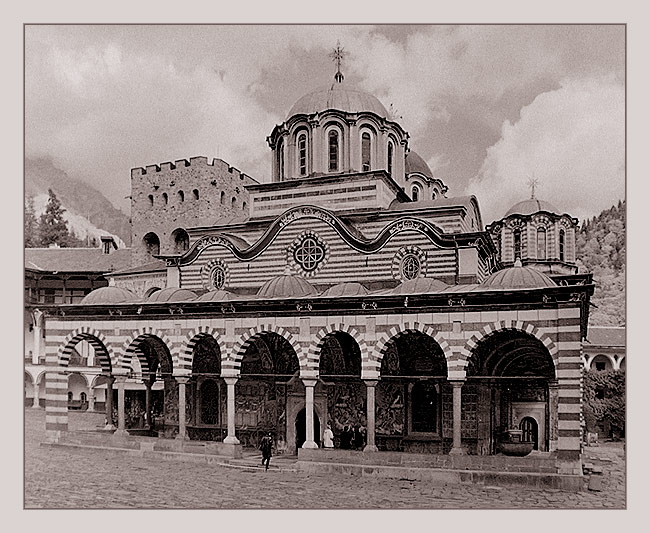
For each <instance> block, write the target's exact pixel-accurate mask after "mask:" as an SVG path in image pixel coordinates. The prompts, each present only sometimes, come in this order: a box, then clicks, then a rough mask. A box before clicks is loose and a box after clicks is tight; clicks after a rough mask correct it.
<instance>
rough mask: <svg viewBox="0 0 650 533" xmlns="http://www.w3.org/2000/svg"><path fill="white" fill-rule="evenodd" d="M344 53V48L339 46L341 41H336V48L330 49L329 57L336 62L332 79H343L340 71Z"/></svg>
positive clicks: (339, 80) (340, 80) (338, 80)
mask: <svg viewBox="0 0 650 533" xmlns="http://www.w3.org/2000/svg"><path fill="white" fill-rule="evenodd" d="M345 55H346V51H345V49H344V48H341V41H336V48H334V49H333V50H332V52H331V53H330V57H331V58H332V61H334V63H336V74H334V79H335V80H336V81H337V82H339V83H341V82H342V81H343V74H342V72H341V63H342V62H343V58H344V57H345Z"/></svg>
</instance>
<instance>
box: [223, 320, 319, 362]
mask: <svg viewBox="0 0 650 533" xmlns="http://www.w3.org/2000/svg"><path fill="white" fill-rule="evenodd" d="M260 333H277V334H278V335H280V336H281V337H284V338H285V339H286V340H287V342H288V343H289V344H290V345H291V347H292V348H293V350H294V351H295V352H296V356H297V357H298V364H299V366H300V373H301V374H302V372H303V371H304V370H306V369H307V360H306V357H305V356H304V354H303V350H302V347H301V346H300V343H299V342H298V340H297V339H296V337H295V336H294V335H293V334H292V333H291V332H290V331H287V330H286V329H284V328H282V327H280V326H274V325H272V324H262V325H259V326H256V327H254V328H250V329H249V330H248V331H246V332H245V333H244V334H243V335H241V337H239V339H238V340H237V342H235V344H234V345H233V347H232V359H233V361H232V367H233V370H234V371H235V372H236V373H237V374H238V373H239V369H240V368H241V361H242V359H243V358H244V354H245V353H246V350H247V349H248V347H249V346H250V344H251V342H253V338H254V337H255V336H257V335H259V334H260Z"/></svg>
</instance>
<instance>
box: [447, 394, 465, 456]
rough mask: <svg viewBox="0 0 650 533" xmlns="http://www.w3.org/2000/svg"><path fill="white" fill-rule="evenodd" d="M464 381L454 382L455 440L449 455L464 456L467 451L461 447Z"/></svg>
mask: <svg viewBox="0 0 650 533" xmlns="http://www.w3.org/2000/svg"><path fill="white" fill-rule="evenodd" d="M463 383H464V382H463V381H452V382H451V386H452V393H453V396H452V401H453V413H454V425H453V428H454V433H453V436H454V440H453V444H452V447H451V450H450V451H449V455H464V454H465V450H464V449H463V447H462V446H461V413H462V411H461V405H462V404H461V399H462V396H461V390H462V388H463Z"/></svg>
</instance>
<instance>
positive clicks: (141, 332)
mask: <svg viewBox="0 0 650 533" xmlns="http://www.w3.org/2000/svg"><path fill="white" fill-rule="evenodd" d="M151 337H155V338H157V339H159V340H161V341H162V342H163V344H164V345H165V346H167V349H168V350H169V354H170V355H171V359H172V367H173V368H176V366H177V365H178V361H174V345H173V343H172V341H171V340H170V338H169V337H168V336H167V335H165V334H164V333H162V332H161V331H160V330H157V329H154V328H152V327H149V326H146V327H142V328H140V329H138V330H135V331H133V332H132V333H131V335H130V336H129V337H128V338H127V339H126V340H125V341H124V343H123V344H122V352H121V357H120V358H119V359H118V364H119V366H120V368H122V369H125V370H130V369H131V359H132V358H133V356H134V355H135V356H136V357H137V358H138V359H139V361H140V368H141V369H142V372H143V373H147V372H149V361H147V358H146V357H144V354H143V353H142V351H141V350H140V349H139V348H140V343H141V342H142V341H143V340H144V339H146V338H151Z"/></svg>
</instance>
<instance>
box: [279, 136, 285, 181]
mask: <svg viewBox="0 0 650 533" xmlns="http://www.w3.org/2000/svg"><path fill="white" fill-rule="evenodd" d="M278 178H279V179H280V180H283V179H284V143H283V142H282V141H280V142H279V143H278Z"/></svg>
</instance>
